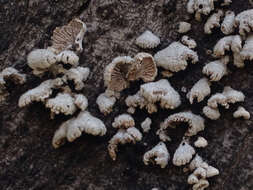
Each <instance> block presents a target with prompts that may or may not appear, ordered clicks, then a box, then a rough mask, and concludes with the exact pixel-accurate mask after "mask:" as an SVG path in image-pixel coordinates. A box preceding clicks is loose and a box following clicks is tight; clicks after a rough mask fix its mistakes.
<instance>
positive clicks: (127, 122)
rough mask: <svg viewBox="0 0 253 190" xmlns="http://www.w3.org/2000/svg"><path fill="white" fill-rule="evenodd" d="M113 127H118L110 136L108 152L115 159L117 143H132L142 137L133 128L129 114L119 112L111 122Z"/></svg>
mask: <svg viewBox="0 0 253 190" xmlns="http://www.w3.org/2000/svg"><path fill="white" fill-rule="evenodd" d="M112 126H113V127H114V128H118V129H119V130H118V132H117V133H116V134H115V135H114V136H113V137H112V138H111V140H110V141H109V145H108V152H109V155H110V157H111V158H112V159H113V160H116V157H117V151H118V145H119V144H126V143H133V144H135V143H136V142H137V141H140V140H141V139H142V134H141V132H140V131H139V130H138V129H137V128H135V127H134V126H135V122H134V119H133V118H132V116H130V115H129V114H121V115H119V116H118V117H116V118H115V119H114V122H113V123H112Z"/></svg>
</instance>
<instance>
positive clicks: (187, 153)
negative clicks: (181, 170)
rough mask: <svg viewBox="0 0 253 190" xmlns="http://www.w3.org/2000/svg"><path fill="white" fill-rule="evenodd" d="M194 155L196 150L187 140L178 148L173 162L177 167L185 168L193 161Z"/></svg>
mask: <svg viewBox="0 0 253 190" xmlns="http://www.w3.org/2000/svg"><path fill="white" fill-rule="evenodd" d="M194 154H195V150H194V148H193V147H192V146H191V145H189V143H188V141H187V140H183V141H182V142H181V143H180V145H179V147H178V148H177V150H176V152H175V154H174V156H173V161H172V162H173V164H174V165H175V166H183V165H185V164H187V163H189V162H190V161H191V159H192V156H193V155H194Z"/></svg>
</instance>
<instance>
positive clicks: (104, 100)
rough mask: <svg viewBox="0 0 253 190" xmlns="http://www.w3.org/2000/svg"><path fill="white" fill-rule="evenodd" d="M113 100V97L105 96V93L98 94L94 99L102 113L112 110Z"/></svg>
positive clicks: (105, 113) (114, 99)
mask: <svg viewBox="0 0 253 190" xmlns="http://www.w3.org/2000/svg"><path fill="white" fill-rule="evenodd" d="M115 102H116V98H115V97H113V96H111V97H110V96H107V95H106V94H105V93H102V94H100V95H99V96H98V97H97V100H96V103H97V105H98V107H99V110H100V112H102V113H103V114H104V115H107V114H109V113H111V112H112V108H113V106H114V104H115Z"/></svg>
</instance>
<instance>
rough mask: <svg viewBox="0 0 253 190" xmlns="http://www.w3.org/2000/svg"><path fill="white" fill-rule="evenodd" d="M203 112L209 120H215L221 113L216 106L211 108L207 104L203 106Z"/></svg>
mask: <svg viewBox="0 0 253 190" xmlns="http://www.w3.org/2000/svg"><path fill="white" fill-rule="evenodd" d="M203 113H204V114H205V116H206V117H207V118H209V119H211V120H217V119H219V118H220V116H221V114H220V111H219V109H218V108H211V107H209V106H205V107H204V108H203Z"/></svg>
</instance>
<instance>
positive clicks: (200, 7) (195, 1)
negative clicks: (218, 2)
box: [187, 0, 214, 21]
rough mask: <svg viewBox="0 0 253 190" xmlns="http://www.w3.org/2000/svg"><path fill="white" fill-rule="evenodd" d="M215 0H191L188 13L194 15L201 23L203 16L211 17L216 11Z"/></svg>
mask: <svg viewBox="0 0 253 190" xmlns="http://www.w3.org/2000/svg"><path fill="white" fill-rule="evenodd" d="M213 1H214V0H189V1H188V3H187V12H188V13H190V14H193V13H194V12H195V19H196V20H197V21H201V14H203V15H209V14H210V12H211V11H212V10H214V2H213Z"/></svg>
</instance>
